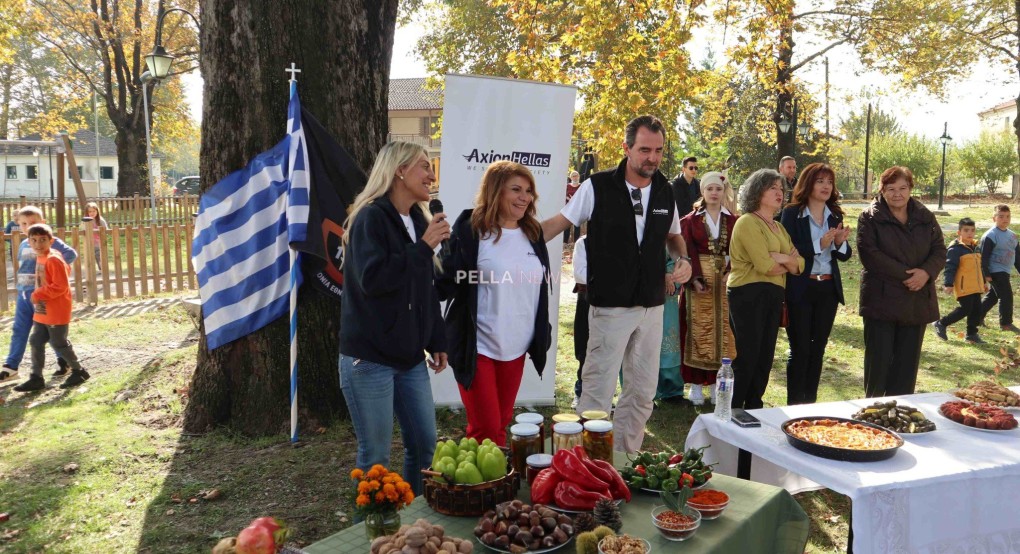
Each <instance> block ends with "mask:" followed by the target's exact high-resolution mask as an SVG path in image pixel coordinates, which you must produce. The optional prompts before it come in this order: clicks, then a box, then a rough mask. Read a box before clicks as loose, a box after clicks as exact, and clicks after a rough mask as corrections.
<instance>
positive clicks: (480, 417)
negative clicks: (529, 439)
mask: <svg viewBox="0 0 1020 554" xmlns="http://www.w3.org/2000/svg"><path fill="white" fill-rule="evenodd" d="M475 366H476V367H475V379H474V381H472V382H471V388H470V389H465V388H464V386H463V385H459V384H458V385H457V386H458V387H459V388H460V399H461V401H463V402H464V411H465V412H466V413H467V420H468V426H467V436H468V437H473V438H475V439H478V442H482V441H483V440H485V439H492V441H493V442H495V443H496V444H498V445H500V446H506V428H507V425H510V421H511V420H512V419H513V416H514V401H515V400H517V391H518V390H519V389H520V388H521V379H522V378H523V377H524V356H521V357H520V358H517V359H516V360H510V361H508V362H501V361H499V360H493V359H492V358H488V357H486V356H483V355H481V354H479V355H478V360H477V362H476V363H475Z"/></svg>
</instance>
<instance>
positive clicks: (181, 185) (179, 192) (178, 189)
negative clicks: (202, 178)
mask: <svg viewBox="0 0 1020 554" xmlns="http://www.w3.org/2000/svg"><path fill="white" fill-rule="evenodd" d="M198 188H199V179H198V175H191V176H188V177H181V178H180V179H178V180H177V182H176V183H174V196H184V195H185V194H195V195H197V194H198Z"/></svg>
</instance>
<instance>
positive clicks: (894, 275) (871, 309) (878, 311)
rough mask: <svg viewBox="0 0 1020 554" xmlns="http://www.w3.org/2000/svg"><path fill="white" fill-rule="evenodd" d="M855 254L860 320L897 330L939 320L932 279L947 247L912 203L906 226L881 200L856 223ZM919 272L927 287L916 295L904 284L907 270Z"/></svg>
mask: <svg viewBox="0 0 1020 554" xmlns="http://www.w3.org/2000/svg"><path fill="white" fill-rule="evenodd" d="M857 255H858V256H860V258H861V265H862V266H864V269H863V270H862V271H861V290H860V295H861V298H860V314H861V317H867V318H871V319H878V320H881V321H892V322H894V323H897V324H900V325H927V324H928V323H931V322H932V321H935V320H936V319H938V318H939V299H938V296H937V295H936V294H935V279H936V278H938V275H939V272H941V271H942V268H943V267H945V265H946V243H945V241H944V239H943V238H942V228H941V227H939V222H938V221H937V220H936V219H935V215H934V214H932V213H931V211H929V210H928V208H926V207H925V206H924V204H922V203H920V202H919V201H917V200H916V199H914V198H911V199H910V202H909V204H907V223H906V224H903V223H900V222H899V220H897V219H896V218H895V217H894V216H893V215H892V212H891V211H890V210H889V206H888V204H886V202H885V199H883V198H882V197H881V196H879V197H878V199H876V200H875V201H874V202H872V204H871V206H869V207H868V208H866V209H865V210H864V211H863V212H861V215H860V217H859V218H858V219H857ZM915 267H916V268H920V269H923V270H924V271H925V272H926V273H927V274H928V277H929V278H928V282H927V283H926V284H925V285H924V287H922V288H921V290H918V291H911V290H909V289H907V287H906V286H905V285H904V284H903V281H904V280H906V279H907V278H908V277H910V275H908V274H907V270H908V269H911V268H915Z"/></svg>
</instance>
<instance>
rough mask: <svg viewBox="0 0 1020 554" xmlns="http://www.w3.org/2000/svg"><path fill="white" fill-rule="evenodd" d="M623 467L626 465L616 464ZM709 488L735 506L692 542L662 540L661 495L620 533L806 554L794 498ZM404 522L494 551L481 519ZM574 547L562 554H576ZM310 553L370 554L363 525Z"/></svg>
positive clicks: (755, 489) (420, 505)
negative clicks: (655, 513)
mask: <svg viewBox="0 0 1020 554" xmlns="http://www.w3.org/2000/svg"><path fill="white" fill-rule="evenodd" d="M617 465H618V467H619V466H622V464H617ZM709 483H710V486H711V487H713V488H716V489H719V490H722V491H724V492H726V494H728V495H730V504H729V506H728V507H727V508H726V511H724V512H723V514H722V516H720V517H719V518H718V519H714V520H712V521H702V522H701V527H700V528H699V529H698V532H697V533H695V535H694V536H693V537H691V538H690V539H688V540H686V541H683V542H672V541H669V540H666V539H665V538H664V537H662V536H661V535H660V534H659V532H658V531H657V530H656V529H655V527H654V526H653V525H652V517H651V512H652V509H653V508H654V507H655V506H656V505H659V504H661V501H660V500H659V496H658V495H657V494H652V493H647V492H635V493H634V497H633V499H632V500H631V502H630V503H628V504H623V505H621V506H620V512H621V515H622V516H623V529H622V530H621V533H627V534H629V535H632V536H637V537H642V538H644V539H648V541H649V542H650V543H651V544H652V552H654V553H656V554H661V553H666V552H680V551H687V552H699V553H700V552H720V553H741V554H753V553H757V552H760V553H762V554H773V553H787V552H789V553H796V554H801V553H802V552H804V546H805V545H806V544H807V536H808V518H807V515H806V514H805V513H804V510H802V509H801V507H800V505H799V504H797V502H796V501H795V500H794V499H793V497H792V496H790V493H788V492H786V491H785V490H784V489H781V488H779V487H774V486H772V485H765V484H761V483H754V482H751V481H744V480H741V479H735V478H733V477H727V476H725V475H716V476H714V477H713V478H712V480H711V481H710V482H709ZM518 497H519V498H520V499H521V500H524V501H526V502H527V501H529V497H530V493H529V489H528V486H527V484H526V483H522V485H521V491H520V494H518ZM400 518H401V521H402V522H403V523H414V522H415V521H416V520H418V519H419V518H425V519H426V520H428V521H429V522H430V523H433V524H439V525H442V526H443V528H444V529H445V530H446V534H447V535H453V536H456V537H460V538H464V539H470V540H472V541H474V542H475V552H479V553H487V552H494V551H491V550H489V549H488V548H486V547H484V546H483V545H482V544H481V543H479V542H477V540H475V538H474V532H473V531H474V528H475V524H476V523H477V522H478V518H477V517H453V516H447V515H443V514H440V513H437V512H434V511H433V510H432V509H431V508H429V506H428V504H426V503H425V499H424V498H421V497H419V498H416V499H415V500H414V502H413V503H412V504H411V505H410V506H408V507H407V508H404V509H403V510H401V511H400ZM574 551H575V548H574V543H573V541H571V542H570V543H569V544H568V545H567V546H565V547H563V548H562V549H561V550H559V551H557V552H561V553H563V554H573V552H574ZM305 552H307V553H308V554H354V553H361V552H369V543H368V540H367V539H366V538H365V529H364V524H361V523H359V524H357V525H352V526H351V527H349V528H347V529H345V530H343V531H341V532H339V533H337V534H335V535H332V536H329V537H327V538H325V539H323V540H321V541H319V542H317V543H315V544H312V545H311V546H308V547H307V548H305Z"/></svg>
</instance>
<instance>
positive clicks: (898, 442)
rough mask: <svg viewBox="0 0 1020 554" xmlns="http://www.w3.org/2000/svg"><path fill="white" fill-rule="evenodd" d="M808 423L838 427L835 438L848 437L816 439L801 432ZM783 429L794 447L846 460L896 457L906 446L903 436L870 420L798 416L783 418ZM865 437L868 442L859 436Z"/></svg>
mask: <svg viewBox="0 0 1020 554" xmlns="http://www.w3.org/2000/svg"><path fill="white" fill-rule="evenodd" d="M805 426H812V427H831V428H832V429H833V430H834V431H835V434H836V436H835V438H837V439H845V440H837V441H835V442H834V443H833V444H825V443H820V442H813V441H812V440H811V439H812V438H813V437H802V436H798V433H799V432H800V431H802V430H803V428H804V427H805ZM782 429H783V433H784V434H786V440H787V441H789V443H790V445H791V446H793V447H794V448H796V449H798V450H801V451H804V452H807V453H808V454H811V455H814V456H820V457H822V458H829V459H832V460H842V461H845V462H877V461H881V460H887V459H889V458H892V457H893V456H894V455H895V454H896V451H897V450H899V448H900V447H901V446H903V438H902V437H900V436H899V435H898V434H896V433H894V432H892V431H890V430H888V429H885V428H883V427H880V426H878V425H874V424H872V423H868V422H866V421H857V420H854V419H847V418H843V417H830V416H811V417H796V418H793V419H789V420H786V421H785V422H783V425H782ZM840 429H844V430H846V432H845V435H846V436H844V437H840V436H839V434H840V431H839V430H840ZM862 437H863V438H865V439H866V440H867V442H866V443H864V444H862V443H861V442H860V441H859V440H855V439H860V438H862ZM837 443H838V444H845V446H837V445H836V444H837Z"/></svg>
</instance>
